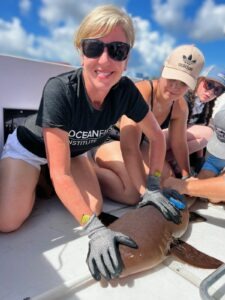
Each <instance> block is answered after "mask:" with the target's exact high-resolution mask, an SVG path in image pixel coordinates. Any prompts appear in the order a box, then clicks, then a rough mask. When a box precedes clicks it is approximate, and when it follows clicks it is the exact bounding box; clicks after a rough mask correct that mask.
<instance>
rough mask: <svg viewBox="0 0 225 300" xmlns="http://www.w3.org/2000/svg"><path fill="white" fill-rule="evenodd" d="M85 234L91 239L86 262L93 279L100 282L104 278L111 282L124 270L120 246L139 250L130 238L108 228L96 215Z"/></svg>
mask: <svg viewBox="0 0 225 300" xmlns="http://www.w3.org/2000/svg"><path fill="white" fill-rule="evenodd" d="M84 232H85V233H87V234H88V237H89V238H90V241H89V250H88V255H87V260H86V262H87V265H88V268H89V270H90V272H91V275H92V276H93V278H94V279H95V280H100V279H101V276H103V277H104V278H105V279H106V280H110V279H112V278H115V277H118V276H119V275H120V273H121V272H122V269H123V262H122V259H121V255H120V252H119V244H123V245H125V246H128V247H131V248H138V246H137V244H136V243H135V242H134V241H133V240H132V239H131V238H129V237H128V236H126V235H124V234H122V233H119V232H115V231H112V230H111V229H108V228H106V227H105V226H104V225H103V224H102V222H101V221H100V220H99V219H98V218H97V217H96V215H93V216H92V217H91V219H90V220H89V222H88V223H87V224H86V225H85V227H84Z"/></svg>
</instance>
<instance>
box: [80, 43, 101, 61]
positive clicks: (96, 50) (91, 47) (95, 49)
mask: <svg viewBox="0 0 225 300" xmlns="http://www.w3.org/2000/svg"><path fill="white" fill-rule="evenodd" d="M81 45H82V51H83V54H84V55H85V56H87V57H88V58H96V57H99V56H100V55H102V53H103V51H104V44H103V43H102V42H101V41H98V40H91V39H87V40H83V41H82V44H81Z"/></svg>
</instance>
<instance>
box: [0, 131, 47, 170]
mask: <svg viewBox="0 0 225 300" xmlns="http://www.w3.org/2000/svg"><path fill="white" fill-rule="evenodd" d="M16 132H17V130H16V129H15V130H14V131H13V133H11V134H9V135H8V138H7V141H6V143H5V145H4V147H3V151H2V155H1V159H3V158H6V157H10V158H14V159H21V160H24V161H25V162H27V163H28V164H30V165H32V166H34V167H35V168H37V169H38V170H40V169H41V165H45V164H47V159H46V158H44V157H39V156H37V155H35V154H33V153H32V152H30V151H29V150H27V149H26V148H24V147H23V146H22V145H21V144H20V142H19V141H18V138H17V133H16Z"/></svg>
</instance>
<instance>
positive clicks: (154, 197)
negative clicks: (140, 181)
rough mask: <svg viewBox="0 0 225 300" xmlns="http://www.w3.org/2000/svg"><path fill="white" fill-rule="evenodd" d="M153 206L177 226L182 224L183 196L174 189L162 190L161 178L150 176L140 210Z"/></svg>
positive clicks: (139, 204)
mask: <svg viewBox="0 0 225 300" xmlns="http://www.w3.org/2000/svg"><path fill="white" fill-rule="evenodd" d="M146 205H153V206H154V207H156V208H157V209H158V210H159V211H160V212H161V213H162V214H163V216H164V217H165V218H166V219H167V220H168V221H173V222H174V223H175V224H179V223H181V213H180V210H182V209H184V208H185V204H184V203H183V202H182V195H180V194H179V193H178V192H177V191H175V190H172V189H164V190H161V189H160V177H157V176H153V175H150V176H148V179H147V188H146V191H145V193H144V195H143V196H142V199H141V201H140V202H139V203H138V206H137V207H138V208H140V207H143V206H146Z"/></svg>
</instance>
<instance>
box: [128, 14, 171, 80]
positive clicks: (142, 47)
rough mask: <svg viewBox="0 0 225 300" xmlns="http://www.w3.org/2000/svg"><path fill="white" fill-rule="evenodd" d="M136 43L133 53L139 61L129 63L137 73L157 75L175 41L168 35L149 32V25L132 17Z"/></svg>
mask: <svg viewBox="0 0 225 300" xmlns="http://www.w3.org/2000/svg"><path fill="white" fill-rule="evenodd" d="M133 20H134V25H135V31H136V42H135V45H134V49H133V51H134V52H137V53H138V54H139V61H138V63H135V61H136V60H135V59H134V61H133V62H132V61H131V63H130V64H131V68H132V65H135V66H134V69H135V70H137V71H138V72H143V73H148V74H155V73H156V72H157V73H159V71H160V69H161V66H162V65H163V62H164V60H165V58H166V57H167V56H168V54H169V53H170V52H171V50H172V49H173V47H174V44H175V40H174V38H172V37H171V36H169V35H166V34H164V35H162V34H160V33H159V32H157V31H152V30H151V24H150V23H149V22H148V21H147V20H144V19H141V18H140V17H134V19H133ZM134 55H135V53H134Z"/></svg>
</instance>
